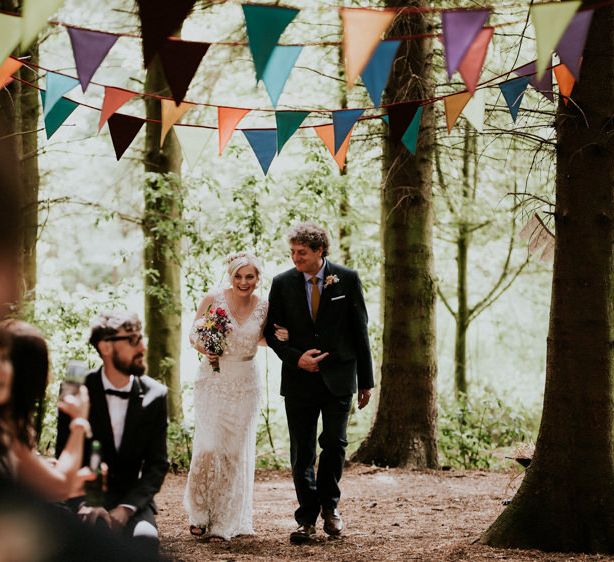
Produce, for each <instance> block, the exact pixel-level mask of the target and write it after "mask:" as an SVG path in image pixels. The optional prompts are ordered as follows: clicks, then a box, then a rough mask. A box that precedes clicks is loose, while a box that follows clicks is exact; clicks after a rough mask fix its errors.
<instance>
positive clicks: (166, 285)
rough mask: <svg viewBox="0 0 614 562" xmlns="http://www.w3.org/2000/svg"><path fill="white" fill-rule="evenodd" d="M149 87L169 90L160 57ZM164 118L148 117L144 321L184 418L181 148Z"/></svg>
mask: <svg viewBox="0 0 614 562" xmlns="http://www.w3.org/2000/svg"><path fill="white" fill-rule="evenodd" d="M145 91H147V92H152V93H156V94H158V95H170V90H169V89H168V86H167V84H166V79H165V77H164V72H163V71H162V66H161V64H160V61H159V60H158V59H157V58H156V59H155V60H154V61H153V62H152V63H151V64H150V66H149V69H148V70H147V76H146V79H145ZM145 106H146V112H147V118H148V119H157V120H159V119H160V117H161V109H160V100H158V99H155V98H151V97H149V98H146V99H145ZM160 130H161V125H160V123H154V122H152V121H147V124H146V136H145V160H144V164H145V171H146V172H154V173H155V174H156V175H149V176H148V178H147V180H146V182H145V189H144V192H145V219H144V221H143V233H144V236H145V281H144V285H145V287H144V288H145V324H146V330H147V336H148V339H149V345H148V348H147V364H148V369H149V374H150V375H151V376H152V377H154V378H155V379H158V380H160V381H162V382H164V383H165V384H166V385H167V386H168V390H169V395H168V404H169V416H170V418H171V419H172V420H180V419H181V418H182V416H183V413H182V403H181V382H180V371H179V366H180V356H181V275H180V274H181V258H180V256H181V244H180V242H181V239H180V236H179V235H177V231H178V230H179V229H178V228H174V227H173V222H175V223H176V222H177V221H178V220H180V219H181V186H180V181H179V180H180V174H181V149H180V146H179V142H178V141H177V137H176V136H175V133H174V132H173V131H171V132H170V133H169V134H168V135H167V136H166V139H165V141H164V146H162V147H160Z"/></svg>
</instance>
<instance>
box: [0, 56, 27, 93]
mask: <svg viewBox="0 0 614 562" xmlns="http://www.w3.org/2000/svg"><path fill="white" fill-rule="evenodd" d="M22 66H23V63H22V62H21V61H19V60H17V59H12V58H10V57H9V58H8V59H6V60H5V61H4V62H3V63H2V65H0V88H4V86H6V85H7V84H9V83H10V82H12V81H13V78H12V76H13V74H15V72H17V71H18V70H19V69H20V68H21V67H22Z"/></svg>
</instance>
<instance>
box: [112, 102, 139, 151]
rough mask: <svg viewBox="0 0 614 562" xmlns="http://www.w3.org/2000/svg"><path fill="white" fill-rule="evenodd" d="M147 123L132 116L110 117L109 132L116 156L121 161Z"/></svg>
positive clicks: (120, 114)
mask: <svg viewBox="0 0 614 562" xmlns="http://www.w3.org/2000/svg"><path fill="white" fill-rule="evenodd" d="M143 123H145V121H144V120H143V119H141V118H140V117H133V116H132V115H124V114H123V113H114V114H113V115H111V117H109V119H108V124H109V132H110V133H111V140H112V141H113V148H114V149H115V156H116V158H117V160H119V159H120V158H121V157H122V156H123V155H124V152H126V149H127V148H128V147H129V146H130V144H131V143H132V141H133V140H134V137H136V135H137V133H138V132H139V131H140V130H141V127H142V126H143Z"/></svg>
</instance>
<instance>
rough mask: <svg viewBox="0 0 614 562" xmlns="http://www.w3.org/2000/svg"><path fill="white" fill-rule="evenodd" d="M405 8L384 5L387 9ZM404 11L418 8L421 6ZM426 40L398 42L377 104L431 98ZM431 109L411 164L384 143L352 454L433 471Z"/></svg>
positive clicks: (417, 23)
mask: <svg viewBox="0 0 614 562" xmlns="http://www.w3.org/2000/svg"><path fill="white" fill-rule="evenodd" d="M400 5H404V6H406V5H407V4H406V3H400V2H396V1H389V2H387V6H388V7H398V6H400ZM410 5H411V6H425V5H426V4H425V3H424V2H423V1H421V0H420V1H416V2H411V3H410ZM428 17H429V16H428V15H426V14H411V15H403V16H399V17H397V20H396V21H395V24H394V25H393V26H392V28H391V31H390V35H391V36H401V35H418V34H424V33H428V32H429V31H430V26H429V25H428V20H427V18H428ZM431 58H432V47H431V40H430V39H421V40H417V41H405V42H402V43H401V47H400V49H399V54H398V55H397V58H396V60H395V61H394V64H393V70H392V74H391V77H390V80H389V83H388V89H387V91H386V95H385V101H384V103H392V102H396V101H401V100H411V99H425V98H430V97H432V96H433V84H432V80H431V70H432V61H431ZM433 135H434V112H433V105H432V104H430V105H426V106H425V107H424V112H423V115H422V124H421V128H420V135H419V139H418V150H417V154H416V156H415V157H414V156H413V155H411V154H410V153H409V152H408V151H407V149H406V148H405V147H404V146H403V145H402V144H401V143H396V142H394V141H392V140H391V139H390V138H389V137H388V136H386V137H385V138H384V154H383V178H384V179H383V187H382V191H381V225H382V226H381V232H382V246H383V254H384V265H383V270H384V283H383V289H384V295H383V299H382V302H383V307H384V329H383V349H384V352H383V361H382V370H381V390H380V396H379V404H378V410H377V414H376V417H375V421H374V424H373V427H372V428H371V431H370V433H369V435H368V437H367V438H366V440H365V441H364V442H363V443H362V445H361V446H360V448H359V449H358V451H357V452H356V454H355V457H354V458H355V459H356V460H359V461H361V462H367V463H375V464H378V465H388V466H412V467H418V468H427V467H428V468H435V467H437V464H438V463H437V439H436V387H435V380H436V374H437V356H436V346H435V343H436V334H435V280H434V274H433V252H432V228H433V209H432V184H431V178H432V151H433Z"/></svg>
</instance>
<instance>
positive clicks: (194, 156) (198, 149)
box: [174, 125, 217, 170]
mask: <svg viewBox="0 0 614 562" xmlns="http://www.w3.org/2000/svg"><path fill="white" fill-rule="evenodd" d="M174 130H175V134H176V135H177V138H178V139H179V144H180V145H181V150H182V151H183V155H184V156H185V160H186V162H187V164H188V168H189V169H190V170H191V169H192V168H194V166H195V165H196V163H197V162H198V160H199V158H200V156H201V154H202V153H203V150H204V149H205V146H206V145H207V144H208V143H209V141H210V140H211V138H212V137H213V136H214V134H215V133H216V132H217V129H204V128H202V127H186V126H184V125H175V128H174Z"/></svg>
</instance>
